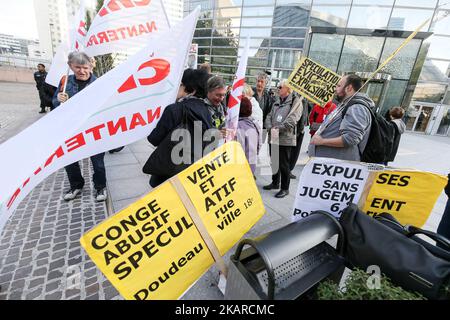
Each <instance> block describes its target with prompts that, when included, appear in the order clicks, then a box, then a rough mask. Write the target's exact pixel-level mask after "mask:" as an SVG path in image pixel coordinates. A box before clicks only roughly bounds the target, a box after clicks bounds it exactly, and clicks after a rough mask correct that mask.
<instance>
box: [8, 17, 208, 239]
mask: <svg viewBox="0 0 450 320" xmlns="http://www.w3.org/2000/svg"><path fill="white" fill-rule="evenodd" d="M198 12H199V10H195V11H194V12H193V13H192V14H191V15H189V16H188V17H187V18H185V19H184V20H183V21H182V22H181V23H180V24H178V25H177V26H175V27H173V28H172V29H171V30H170V31H167V32H165V33H162V34H161V37H160V38H158V39H155V41H153V42H152V43H151V44H150V45H149V46H147V47H146V48H145V49H143V50H141V51H140V52H139V53H137V54H136V55H134V56H133V57H131V58H130V59H129V60H128V61H126V62H124V63H122V64H121V65H120V66H118V67H116V68H115V69H113V70H111V71H110V72H108V73H106V74H105V75H103V76H102V77H101V78H99V79H98V80H97V81H95V82H93V83H92V84H91V85H89V86H87V87H86V88H85V89H84V90H83V91H81V92H79V93H78V94H77V95H75V96H73V97H72V98H70V99H69V100H68V101H67V102H65V103H63V104H62V105H60V106H59V107H58V108H56V109H55V110H54V111H52V112H51V113H50V114H48V115H46V116H45V117H43V118H41V119H40V120H39V121H37V122H35V123H34V124H33V125H31V126H30V127H28V128H27V129H25V130H24V131H22V132H21V133H19V134H18V135H17V136H15V137H13V138H11V139H9V140H8V141H6V142H5V143H3V144H2V145H0V154H1V155H2V157H1V158H0V176H1V177H2V183H1V184H0V232H1V229H2V228H3V226H4V224H5V223H6V221H7V220H8V218H9V217H10V215H11V214H12V212H13V211H14V209H15V208H16V207H17V205H18V204H19V203H20V201H21V200H22V199H23V198H24V197H25V196H26V195H27V194H28V193H29V192H30V191H31V190H32V189H33V188H34V187H35V186H36V185H37V184H39V183H40V182H41V181H42V180H44V179H45V178H46V177H47V176H49V175H50V174H51V173H53V172H55V171H56V170H58V169H60V168H62V167H64V166H66V165H68V164H70V163H73V162H75V161H78V160H80V159H84V158H86V157H89V156H91V155H95V154H98V153H100V152H104V151H107V150H110V149H113V148H117V147H119V146H123V145H127V144H130V143H132V142H134V141H137V140H139V139H142V138H144V137H146V136H148V135H149V133H150V132H151V131H152V130H153V128H154V127H155V125H156V123H157V122H158V120H159V118H160V117H161V115H162V112H163V109H164V107H165V106H167V105H169V104H171V103H173V102H174V101H175V98H176V94H177V91H178V87H179V83H180V81H181V76H182V73H183V69H184V63H185V57H186V55H187V53H188V50H189V46H190V43H191V41H192V36H193V34H194V28H195V25H196V21H197V17H198ZM174 43H177V46H174V45H173V44H174Z"/></svg>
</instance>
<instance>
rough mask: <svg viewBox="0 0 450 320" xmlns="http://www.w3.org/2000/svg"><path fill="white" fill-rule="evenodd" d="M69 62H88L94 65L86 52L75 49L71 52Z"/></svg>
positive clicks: (83, 63) (82, 63)
mask: <svg viewBox="0 0 450 320" xmlns="http://www.w3.org/2000/svg"><path fill="white" fill-rule="evenodd" d="M67 63H68V64H72V63H75V64H81V65H85V64H88V65H90V66H91V67H92V63H91V58H90V57H89V56H88V55H87V54H86V53H84V52H79V51H73V52H71V53H69V57H68V59H67Z"/></svg>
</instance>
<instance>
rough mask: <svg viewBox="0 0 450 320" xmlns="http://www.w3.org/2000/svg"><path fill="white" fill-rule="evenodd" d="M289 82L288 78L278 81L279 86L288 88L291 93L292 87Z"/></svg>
mask: <svg viewBox="0 0 450 320" xmlns="http://www.w3.org/2000/svg"><path fill="white" fill-rule="evenodd" d="M288 83H289V81H288V80H287V79H281V80H280V82H279V83H278V86H281V87H286V88H288V92H289V93H291V92H292V89H291V88H290V87H289V86H288Z"/></svg>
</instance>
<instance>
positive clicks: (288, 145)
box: [263, 79, 302, 198]
mask: <svg viewBox="0 0 450 320" xmlns="http://www.w3.org/2000/svg"><path fill="white" fill-rule="evenodd" d="M301 115H302V102H301V99H300V98H299V97H298V96H296V95H294V94H293V93H292V90H291V88H289V87H288V86H287V80H285V79H284V80H281V82H280V85H279V96H278V97H277V98H276V99H275V102H274V103H273V106H272V110H271V111H270V112H269V114H268V115H267V118H266V121H265V126H266V128H267V129H268V130H270V132H269V143H270V146H269V147H270V149H271V158H272V173H274V174H273V175H272V183H271V184H269V185H267V186H264V187H263V189H264V190H271V189H278V188H279V187H280V178H281V190H280V191H279V192H278V193H277V194H276V195H275V197H277V198H284V197H285V196H287V195H288V194H289V184H290V177H289V175H290V170H289V160H290V156H291V152H292V147H295V145H296V140H297V133H296V131H297V122H298V121H299V119H300V117H301ZM277 151H278V152H277ZM277 153H278V154H277ZM276 160H278V161H276Z"/></svg>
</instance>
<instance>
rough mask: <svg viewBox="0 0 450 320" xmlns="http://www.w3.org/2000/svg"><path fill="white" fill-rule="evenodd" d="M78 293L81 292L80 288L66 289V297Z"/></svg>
mask: <svg viewBox="0 0 450 320" xmlns="http://www.w3.org/2000/svg"><path fill="white" fill-rule="evenodd" d="M80 293H81V290H80V289H69V290H66V297H67V298H70V297H72V296H74V295H79V294H80Z"/></svg>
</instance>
